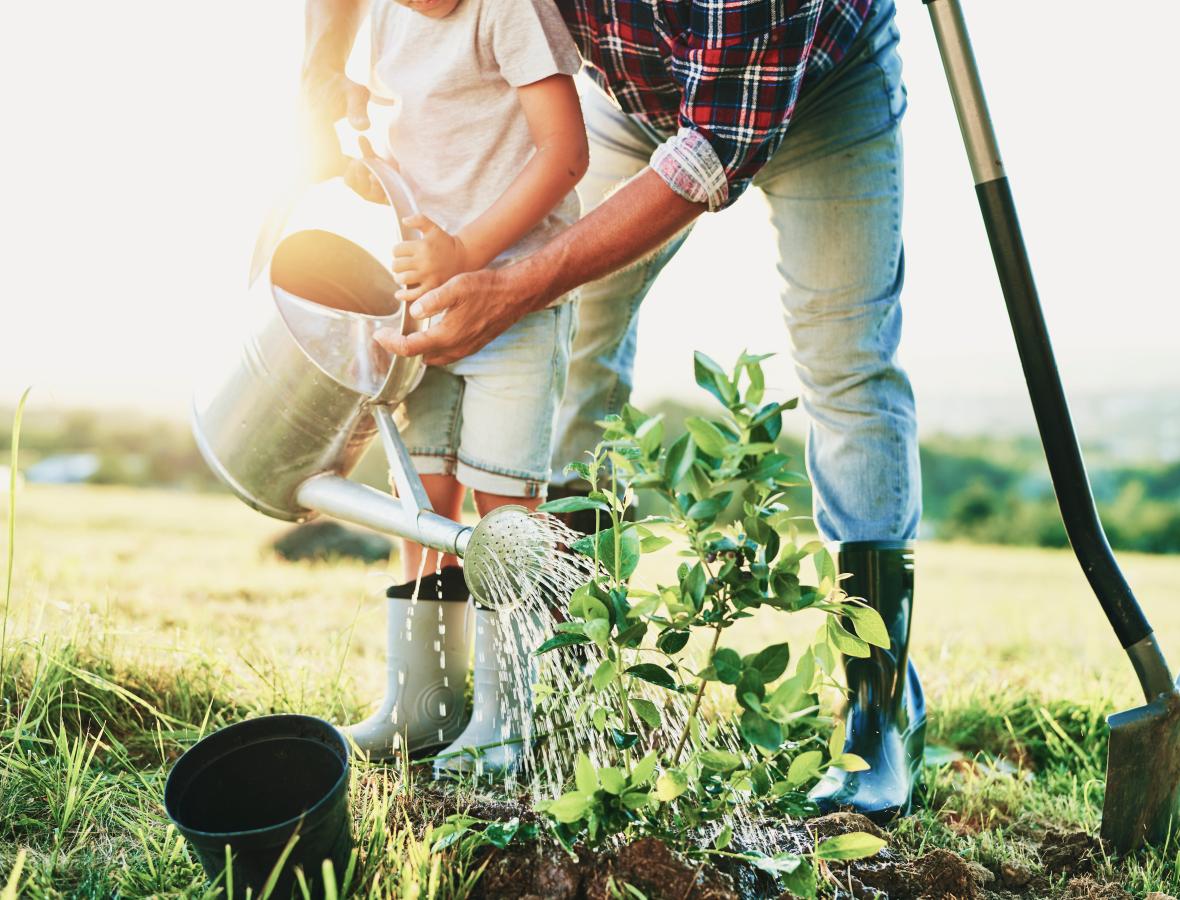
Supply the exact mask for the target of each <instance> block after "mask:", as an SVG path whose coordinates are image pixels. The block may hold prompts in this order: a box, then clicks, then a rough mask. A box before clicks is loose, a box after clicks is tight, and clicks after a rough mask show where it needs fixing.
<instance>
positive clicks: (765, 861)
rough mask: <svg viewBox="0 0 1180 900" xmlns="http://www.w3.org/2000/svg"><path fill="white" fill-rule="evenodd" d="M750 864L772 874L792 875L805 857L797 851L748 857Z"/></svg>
mask: <svg viewBox="0 0 1180 900" xmlns="http://www.w3.org/2000/svg"><path fill="white" fill-rule="evenodd" d="M746 858H747V859H748V860H749V862H750V865H752V866H755V867H757V868H759V869H761V870H762V871H763V872H769V873H770V874H771V875H779V876H781V875H790V874H791V873H792V872H794V871H796V870H797V869H798V868H799V866H800V865H802V863H803V857H801V856H799V855H797V854H795V853H778V854H775V855H774V856H749V857H746Z"/></svg>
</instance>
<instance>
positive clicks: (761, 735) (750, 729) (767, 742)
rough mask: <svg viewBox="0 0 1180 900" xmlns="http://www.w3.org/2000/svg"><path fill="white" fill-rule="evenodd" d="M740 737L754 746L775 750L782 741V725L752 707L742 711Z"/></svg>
mask: <svg viewBox="0 0 1180 900" xmlns="http://www.w3.org/2000/svg"><path fill="white" fill-rule="evenodd" d="M741 729H742V737H744V738H745V739H746V740H747V741H749V742H750V743H751V744H753V745H754V746H755V747H762V748H763V749H766V750H777V749H778V748H779V747H781V746H782V743H783V727H782V726H781V725H780V724H779V723H778V722H776V721H774V720H773V719H768V718H766V717H765V716H763V715H760V714H759V713H757V712H755V711H754V710H752V709H747V710H746V711H745V712H743V713H742V720H741Z"/></svg>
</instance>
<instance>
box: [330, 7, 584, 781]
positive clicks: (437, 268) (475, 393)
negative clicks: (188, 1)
mask: <svg viewBox="0 0 1180 900" xmlns="http://www.w3.org/2000/svg"><path fill="white" fill-rule="evenodd" d="M372 34H373V47H372V89H373V93H374V95H375V100H377V102H380V101H381V100H382V99H385V100H392V101H393V104H394V117H393V120H392V123H391V125H390V128H389V148H390V151H391V154H392V156H393V162H394V163H395V164H396V165H397V166H398V168H399V169H400V171H401V174H402V176H403V177H404V178H405V179H406V181H407V182H408V184H409V185H410V188H411V190H412V191H413V194H414V197H415V199H416V200H417V202H418V206H419V209H420V210H421V213H420V214H419V215H417V216H414V217H411V218H410V219H408V220H407V221H406V222H405V223H404V224H405V225H406V226H408V227H409V228H414V229H418V230H419V231H420V232H421V235H422V236H421V237H420V238H419V239H416V240H409V241H405V242H403V243H400V244H398V245H397V246H396V247H395V248H394V258H393V270H394V273H395V277H396V278H397V280H398V283H399V284H400V285H401V286H402V287H401V290H399V291H398V294H397V296H398V298H399V299H400V300H402V301H404V302H405V303H406V304H407V305H408V304H410V303H412V302H413V301H414V300H416V299H417V298H418V297H419V296H421V295H422V294H423V293H425V292H426V291H427V290H430V289H432V288H434V287H437V286H438V285H440V284H442V283H444V282H445V281H447V280H448V279H449V278H451V277H452V276H453V275H456V274H458V273H460V272H466V271H472V270H476V269H481V268H485V267H488V266H491V267H496V266H501V265H504V264H506V263H508V262H510V261H511V260H513V259H517V258H519V257H521V256H525V255H527V254H529V253H531V252H532V251H533V250H535V249H536V248H538V247H540V246H541V245H542V244H544V243H545V242H546V241H548V240H549V239H550V238H552V237H553V235H554V234H555V233H557V232H558V231H560V230H561V229H563V228H566V227H568V226H569V225H570V224H572V223H573V222H574V221H575V220H576V219H577V217H578V215H579V211H580V210H579V206H578V201H577V197H576V195H575V194H574V192H573V190H574V186H575V185H576V184H577V182H578V180H579V179H580V178H581V176H582V174H583V173H584V172H585V170H586V165H587V153H588V151H587V146H586V132H585V127H584V126H583V123H582V116H581V109H580V106H579V103H578V96H577V92H576V91H575V88H574V83H573V79H572V77H571V76H572V75H573V74H574V73H575V72H577V70H578V69H579V68H580V66H581V60H580V58H579V57H578V53H577V50H576V49H575V48H574V45H573V42H572V40H571V39H570V36H569V34H568V32H567V31H566V28H565V25H564V23H563V22H562V19H561V16H560V14H559V13H558V12H557V10H556V8H555V7H554V6H553V4H552V0H398V2H396V3H395V2H393V0H376V3H375V6H374V9H373V17H372ZM354 183H355V182H354ZM367 193H368V191H366V194H367ZM564 301H568V298H562V300H561V301H559V302H558V303H556V304H554V305H553V306H551V307H549V308H547V309H544V310H541V311H539V312H536V313H532V314H531V315H528V316H526V317H525V318H524V319H522V320H521V321H520V322H519V323H517V324H516V325H515V326H514V327H512V328H511V329H509V330H508V331H506V332H505V333H504V334H503V335H501V336H500V337H498V338H496V339H495V340H493V341H492V342H491V343H490V344H488V345H487V346H486V347H484V348H483V349H482V350H480V351H478V352H477V353H475V354H473V355H472V356H469V357H467V358H466V359H463V360H460V361H458V362H455V363H452V364H450V365H447V366H442V367H430V368H428V369H427V370H426V373H425V375H424V377H423V379H422V382H421V384H420V385H419V386H418V387H417V388H416V389H415V390H414V392H413V393H412V394H411V395H410V396H409V397H408V398H407V399H406V400H405V402H404V403H403V404H402V405H401V407H400V408H399V409H398V410H397V414H396V415H397V421H398V427H399V429H400V430H401V434H402V438H403V439H404V441H405V443H406V446H407V448H408V449H409V452H410V455H411V456H412V457H413V460H414V464H415V466H416V467H417V469H418V472H419V473H420V474H421V475H422V481H423V483H424V485H425V487H426V491H427V493H428V494H429V495H430V499H431V502H432V504H433V505H434V508H435V510H436V511H437V512H439V513H440V514H441V515H444V516H447V517H448V518H452V519H458V518H459V516H460V510H461V505H462V501H463V498H464V495H465V493H466V490H467V488H470V489H471V490H472V491H473V493H474V500H475V506H476V509H477V510H478V511H479V514H480V515H481V516H483V515H486V514H487V513H489V512H490V511H491V510H494V509H496V508H497V507H500V506H504V505H506V504H519V505H522V506H526V507H529V508H530V509H535V508H536V507H537V505H539V504H540V502H541V501H542V500H543V499H544V494H545V490H546V486H547V485H548V481H549V458H550V443H551V440H552V433H553V424H554V422H553V420H554V416H555V414H556V411H557V408H558V405H559V403H560V401H561V395H562V393H563V391H564V389H565V377H566V370H567V368H568V361H569V345H570V330H571V327H572V324H573V320H572V311H571V308H570V304H569V303H568V302H564ZM377 339H378V340H379V341H380V340H381V335H380V334H378V337H377ZM403 558H404V577H405V578H406V582H407V583H406V584H403V585H397V586H394V587H393V588H391V589H390V591H389V597H390V609H389V612H390V617H389V629H390V631H389V671H388V676H389V690H388V696H387V697H386V700H385V703H384V704H383V705H382V708H381V710H379V711H378V712H377V713H376V714H375V715H374V716H373V717H372V718H370V719H369V720H367V721H366V722H364V723H361V724H360V725H358V726H354V728H353V729H352V730H351V734H352V736H353V738H354V740H356V742H357V744H358V745H359V746H361V747H362V749H367V750H369V751H370V752H371V753H373V754H374V755H383V754H387V753H389V752H391V750H392V747H393V746H394V736H395V735H397V734H405V735H407V737H408V745H409V746H408V749H410V750H419V749H422V748H423V747H426V746H429V745H438V744H442V743H446V742H447V741H452V743H451V745H450V747H448V748H447V750H446V751H444V752H448V751H450V752H454V751H458V750H461V749H462V748H466V747H475V746H483V745H487V744H491V743H496V742H499V741H502V740H504V739H505V738H513V737H518V736H519V725H520V722H519V721H515V722H514V721H510V719H511V718H512V716H511V715H510V712H511V710H512V707H514V706H515V707H517V709H516V710H515V712H516V714H517V717H519V716H521V715H527V711H526V710H521V709H519V707H520V705H521V703H520V699H521V698H519V697H516V696H511V695H513V694H515V693H517V692H516V691H512V690H511V689H510V688H509V681H508V679H507V678H506V677H505V673H504V672H502V671H500V668H501V666H500V665H499V661H500V660H501V659H503V658H504V657H506V656H516V657H524V656H525V655H526V654H527V652H528V651H527V649H526V648H524V647H522V646H520V644H521V642H520V637H519V636H518V635H509V634H502V633H501V630H502V627H503V626H502V625H501V623H500V620H499V618H498V617H497V616H496V615H495V614H494V613H492V612H490V611H487V610H483V609H477V610H476V613H475V615H476V638H475V644H476V647H475V657H476V670H475V679H474V683H475V696H474V713H473V715H472V717H471V721H470V723H469V724H468V726H467V728H466V729H465V730H463V731H462V733H461V734H460V733H459V729H460V726H461V725H462V700H463V688H464V684H465V679H466V667H467V652H466V645H465V642H464V641H463V633H464V630H465V629H464V622H465V614H466V603H465V601H466V599H467V590H466V588H465V586H464V584H463V578H462V571H461V569H460V568H459V560H458V559H457V558H456V557H454V556H444V557H443V558H442V559H441V561H440V560H439V559H438V554H437V553H436V552H435V551H424V549H423V548H422V547H420V546H418V545H416V544H413V543H410V542H406V545H405V548H404V553H403ZM440 562H441V566H442V568H441V571H440V573H439V575H437V576H436V575H435V574H434V573H435V572H436V571H438V570H439V565H440ZM423 572H425V573H428V577H426V578H423V580H422V583H421V587H420V588H419V589H418V596H419V599H418V601H417V604H416V606H411V601H410V598H411V597H412V596H413V593H414V582H415V580H416V579H417V577H418V576H419V575H420V574H422V573H423ZM436 598H437V599H436ZM440 633H441V634H440ZM440 657H441V660H440ZM518 750H519V748H518V746H516V745H512V746H509V747H500V748H496V749H493V750H491V751H489V752H485V753H484V754H483V756H482V765H483V767H484V768H485V770H486V769H488V768H492V769H505V768H507V767H508V766H510V765H511V764H512V762H513V760H514V757H515V755H516V753H517V752H518ZM471 763H472V760H471V759H470V758H469V757H466V756H463V755H459V756H456V757H453V758H451V759H450V761H449V762H447V763H446V764H445V765H443V766H442V768H452V769H453V768H459V769H467V768H470V767H471Z"/></svg>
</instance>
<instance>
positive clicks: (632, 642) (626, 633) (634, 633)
mask: <svg viewBox="0 0 1180 900" xmlns="http://www.w3.org/2000/svg"><path fill="white" fill-rule="evenodd" d="M646 634H647V623H646V622H644V621H642V620H640V621H638V622H636V623H635V624H634V625H631V626H629V627H627V628H624V629H623V630H622V631H620V632H619V633H618V635H617V636H616V637H615V641H616V642H617V643H618V644H619V646H620V647H638V646H639V645H640V644H641V643H643V638H644V636H645V635H646Z"/></svg>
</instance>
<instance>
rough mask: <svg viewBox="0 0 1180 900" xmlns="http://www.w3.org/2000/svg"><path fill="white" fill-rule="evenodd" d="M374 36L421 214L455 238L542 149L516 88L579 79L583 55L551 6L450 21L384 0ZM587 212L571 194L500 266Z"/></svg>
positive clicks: (489, 4)
mask: <svg viewBox="0 0 1180 900" xmlns="http://www.w3.org/2000/svg"><path fill="white" fill-rule="evenodd" d="M372 35H373V48H372V76H371V88H372V90H373V92H374V93H375V94H377V95H378V96H380V97H384V98H386V99H392V100H394V101H396V103H395V106H394V109H393V118H392V121H391V124H390V127H389V149H390V151H391V153H392V154H393V158H394V159H395V160H396V161H397V164H398V166H399V167H400V169H401V172H402V175H403V176H405V178H406V180H407V181H408V182H409V185H410V188H411V189H412V190H413V192H414V197H415V199H416V200H417V201H418V206H419V208H420V209H421V210H422V212H424V213H425V214H426V215H427V216H429V217H430V218H431V219H433V220H434V221H435V222H437V223H438V224H439V225H440V226H441V227H443V228H444V229H446V230H447V231H449V232H450V233H451V234H454V233H455V232H457V231H458V230H459V229H461V228H462V227H463V226H464V225H466V224H467V223H469V222H471V221H472V220H473V219H476V218H478V217H479V215H480V214H481V213H483V212H484V211H485V210H486V209H487V208H488V207H489V206H491V205H492V203H494V202H495V201H496V200H497V199H499V197H500V196H501V195H502V194H503V193H504V191H505V189H506V188H507V187H508V186H509V185H510V184H511V183H512V181H513V180H514V179H515V178H516V176H517V175H518V174H519V173H520V170H521V169H522V168H524V165H525V163H527V162H528V160H529V158H530V157H531V156H532V154H533V152H534V150H535V148H534V145H533V140H532V136H531V135H530V134H529V127H528V121H527V120H526V119H525V115H524V110H523V109H522V108H521V106H520V102H519V100H518V99H517V96H516V88H518V87H522V86H524V85H527V84H532V83H533V82H536V81H540V80H541V79H543V78H548V77H549V76H551V75H557V74H563V75H572V74H574V73H576V72H577V71H578V69H579V68H580V67H581V58H580V57H579V56H578V51H577V48H575V47H574V43H573V40H572V39H571V38H570V36H569V32H568V31H567V30H566V26H565V23H564V22H563V21H562V19H561V14H560V13H558V11H557V9H556V7H554V5H553V2H552V0H459V5H458V6H457V7H456V8H455V9H454V10H453V11H452V12H451V13H450V15H448V16H446V17H444V18H441V19H432V18H430V17H429V16H425V15H423V14H422V13H418V12H414V11H413V10H412V9H408V8H407V7H404V6H401V5H399V4H397V3H394V2H393V0H376V2H375V3H374V5H373V29H372ZM579 213H580V207H579V205H578V199H577V195H576V194H575V193H574V192H573V191H571V192H570V193H569V194H568V195H567V196H566V197H565V199H563V200H562V201H561V203H559V204H558V205H557V206H556V207H555V208H554V209H553V210H552V211H551V212H550V213H549V215H547V216H546V217H545V218H544V219H542V220H541V222H539V223H538V224H537V226H536V227H535V228H533V230H532V231H530V232H529V233H528V234H527V235H525V236H524V237H523V238H522V239H521V240H520V241H519V242H517V244H516V245H515V246H513V247H511V248H509V249H508V250H506V251H505V252H504V253H502V254H501V255H500V256H499V257H497V261H496V264H497V265H502V264H503V263H505V262H507V261H508V260H510V259H515V258H519V257H521V256H527V255H528V254H529V253H532V252H533V251H534V250H536V249H538V248H539V247H540V246H541V245H543V244H544V243H545V242H546V241H548V240H549V239H550V238H551V237H553V235H555V234H556V233H557V232H559V231H561V230H562V229H564V228H567V227H568V226H569V225H571V224H572V223H573V222H574V221H575V220H576V219H577V218H578V215H579Z"/></svg>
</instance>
